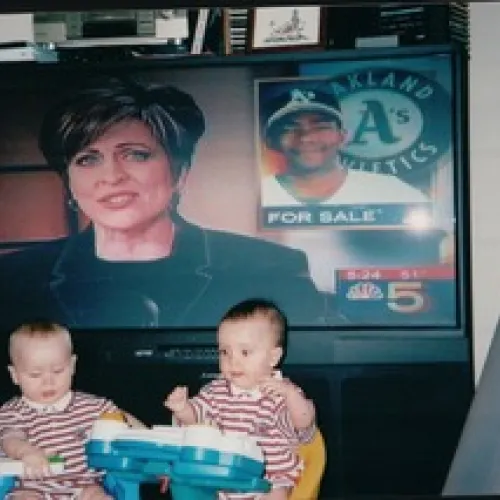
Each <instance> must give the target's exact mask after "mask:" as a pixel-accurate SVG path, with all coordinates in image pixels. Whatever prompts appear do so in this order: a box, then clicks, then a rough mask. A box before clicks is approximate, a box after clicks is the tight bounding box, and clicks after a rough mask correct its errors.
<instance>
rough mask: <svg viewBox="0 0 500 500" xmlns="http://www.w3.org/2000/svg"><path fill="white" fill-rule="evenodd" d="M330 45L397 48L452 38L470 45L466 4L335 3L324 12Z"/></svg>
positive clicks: (439, 41)
mask: <svg viewBox="0 0 500 500" xmlns="http://www.w3.org/2000/svg"><path fill="white" fill-rule="evenodd" d="M326 16H327V29H326V33H327V38H328V41H327V45H328V46H329V47H331V48H336V49H341V48H366V47H400V46H406V45H429V44H441V43H450V42H452V41H455V42H457V43H459V44H462V45H463V46H464V47H467V48H468V46H469V4H468V2H464V1H450V2H429V3H415V2H377V4H376V5H375V4H374V5H370V6H368V5H353V6H335V7H331V8H329V9H328V11H327V13H326Z"/></svg>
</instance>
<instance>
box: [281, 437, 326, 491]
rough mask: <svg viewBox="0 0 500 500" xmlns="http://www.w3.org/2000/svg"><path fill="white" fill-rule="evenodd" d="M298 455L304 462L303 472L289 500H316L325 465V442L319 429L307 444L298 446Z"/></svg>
mask: <svg viewBox="0 0 500 500" xmlns="http://www.w3.org/2000/svg"><path fill="white" fill-rule="evenodd" d="M298 453H299V455H300V457H301V458H302V460H303V461H304V470H303V471H302V475H301V476H300V478H299V481H298V483H297V484H296V485H295V488H293V490H292V494H291V496H290V500H317V499H318V498H319V488H320V486H321V478H322V477H323V473H324V472H325V465H326V448H325V441H324V440H323V436H322V435H321V432H320V430H319V429H317V430H316V432H315V434H314V437H313V439H312V440H311V441H310V442H309V443H306V444H301V445H300V446H299V449H298Z"/></svg>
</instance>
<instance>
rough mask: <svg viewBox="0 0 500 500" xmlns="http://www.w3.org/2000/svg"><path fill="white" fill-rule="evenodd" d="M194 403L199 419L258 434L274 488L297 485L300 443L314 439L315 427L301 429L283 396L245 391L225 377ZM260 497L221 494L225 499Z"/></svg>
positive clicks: (212, 385)
mask: <svg viewBox="0 0 500 500" xmlns="http://www.w3.org/2000/svg"><path fill="white" fill-rule="evenodd" d="M190 402H191V403H192V405H193V408H194V411H195V414H196V420H197V422H200V423H202V422H209V423H211V424H214V425H216V426H217V427H218V428H219V429H221V430H223V431H237V432H242V433H246V434H248V435H250V436H253V437H255V439H256V440H257V443H258V444H259V445H260V447H261V449H262V452H263V454H264V462H265V478H266V479H268V480H269V481H270V482H271V484H272V486H273V488H276V487H293V486H294V484H295V482H296V481H297V479H298V477H299V476H300V473H301V470H302V468H303V464H302V462H301V460H300V458H299V457H298V455H297V453H296V448H297V445H298V444H299V443H301V442H306V441H308V440H310V439H311V438H312V435H313V434H314V430H315V429H314V428H313V427H312V428H310V429H307V430H305V431H302V432H300V433H298V432H297V430H296V429H295V428H294V426H293V424H292V421H291V419H290V414H289V412H288V409H287V407H286V401H285V398H284V397H283V396H281V395H279V394H272V395H271V394H263V393H261V392H260V391H258V390H253V391H242V390H241V389H236V388H235V387H233V386H232V385H231V384H230V383H229V382H228V381H227V380H225V379H222V378H221V379H216V380H213V381H212V382H210V383H209V384H207V385H206V386H204V387H203V388H202V389H201V391H200V392H199V393H198V395H196V396H194V397H193V398H191V399H190ZM257 496H258V495H257ZM257 496H256V495H255V494H240V493H231V494H229V493H225V494H221V498H225V499H226V498H227V499H252V498H256V497H257Z"/></svg>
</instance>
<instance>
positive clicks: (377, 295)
mask: <svg viewBox="0 0 500 500" xmlns="http://www.w3.org/2000/svg"><path fill="white" fill-rule="evenodd" d="M346 297H347V298H348V299H349V300H381V299H383V298H384V293H383V292H382V290H381V288H380V287H379V286H378V285H376V284H375V283H372V282H371V281H360V282H358V283H355V284H354V285H352V286H350V287H349V290H348V291H347V293H346Z"/></svg>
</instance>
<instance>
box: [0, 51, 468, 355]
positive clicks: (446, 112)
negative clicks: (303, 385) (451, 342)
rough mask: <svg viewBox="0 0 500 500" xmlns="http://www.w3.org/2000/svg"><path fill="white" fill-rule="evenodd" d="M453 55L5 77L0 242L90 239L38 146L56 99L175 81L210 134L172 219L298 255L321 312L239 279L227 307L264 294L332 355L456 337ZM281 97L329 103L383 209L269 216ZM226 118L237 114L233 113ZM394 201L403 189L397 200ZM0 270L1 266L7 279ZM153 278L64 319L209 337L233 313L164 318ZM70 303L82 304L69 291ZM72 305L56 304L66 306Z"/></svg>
mask: <svg viewBox="0 0 500 500" xmlns="http://www.w3.org/2000/svg"><path fill="white" fill-rule="evenodd" d="M457 57H458V56H457V55H456V54H455V52H454V51H453V50H452V49H451V48H445V47H442V48H435V49H434V50H430V49H426V50H421V51H418V50H416V49H415V50H414V51H413V52H412V51H408V52H403V51H398V52H391V51H388V52H384V51H382V52H377V51H375V52H373V53H372V54H371V56H370V57H368V54H366V53H364V54H363V57H358V52H356V51H354V52H353V53H352V54H351V56H350V57H348V55H347V54H346V53H345V52H342V57H340V58H335V55H334V54H333V53H332V54H329V53H324V54H320V53H318V54H316V56H315V57H314V56H312V55H310V56H309V57H308V58H301V59H300V60H298V59H297V58H295V59H293V60H291V59H287V57H286V55H279V57H277V58H276V59H275V63H274V64H272V65H269V61H268V60H266V58H263V59H259V58H257V59H250V60H249V61H248V63H246V64H241V63H240V64H232V63H231V59H230V58H229V59H228V60H224V61H223V60H222V59H221V60H219V64H218V65H213V63H212V62H210V63H207V64H200V65H197V66H193V65H192V64H191V63H190V61H189V60H185V61H182V60H179V61H177V62H176V63H174V62H173V61H172V62H171V63H170V64H169V65H168V66H162V65H161V63H159V64H158V63H157V64H155V63H152V64H135V63H132V64H126V65H125V66H123V67H122V68H120V67H119V66H118V67H113V64H112V61H110V62H109V64H107V65H106V64H102V63H100V64H98V65H71V66H70V67H71V71H68V69H67V67H66V65H64V64H59V65H57V64H51V65H43V66H38V67H30V68H25V69H22V68H17V67H12V68H6V73H5V77H4V78H3V79H2V83H1V87H0V100H1V101H2V109H3V116H4V117H5V119H4V120H2V125H1V127H2V136H3V137H5V138H6V141H5V142H4V144H6V145H7V144H10V146H9V147H8V148H7V147H6V146H3V147H2V148H1V149H0V182H2V183H3V184H4V185H5V189H6V190H7V192H9V193H11V194H12V196H11V198H9V199H6V200H5V201H4V208H3V210H2V214H1V215H0V227H1V234H2V237H1V241H0V246H1V247H2V248H4V249H5V250H7V249H9V250H13V249H28V248H29V247H33V248H34V247H40V246H43V243H44V242H45V241H47V240H52V239H58V238H62V237H71V235H72V234H73V233H78V232H80V231H82V230H83V228H84V227H86V225H85V219H82V216H81V214H80V216H78V217H77V218H76V219H75V212H72V211H71V210H69V211H68V209H67V208H65V207H67V205H65V203H64V198H65V196H66V193H65V191H64V187H63V185H62V183H61V179H60V177H59V176H58V175H57V173H56V172H54V171H53V170H52V167H51V166H48V165H47V164H46V163H45V161H44V159H43V158H42V157H41V154H40V152H39V150H38V148H37V147H36V140H37V138H36V137H37V133H38V131H37V126H36V125H37V124H39V123H40V121H41V119H42V116H43V114H44V113H45V112H47V111H48V110H49V109H50V106H51V105H52V104H53V103H54V101H55V100H57V98H58V96H60V95H61V94H62V93H63V92H64V91H66V89H71V87H72V86H73V85H77V84H80V83H81V82H82V81H85V79H86V78H90V77H92V76H96V75H98V74H100V73H106V74H110V73H111V74H113V75H116V76H127V78H136V79H138V80H139V81H141V82H145V83H146V84H154V85H162V84H166V83H173V84H175V85H176V86H177V87H178V88H180V89H185V90H186V91H188V92H189V93H190V94H191V95H192V96H193V97H194V99H195V101H196V102H197V103H199V107H200V108H201V110H202V112H203V113H204V115H205V120H206V123H207V126H210V130H212V131H211V132H210V136H208V135H207V136H203V137H202V138H201V140H200V143H199V145H198V147H197V149H196V152H195V156H194V158H193V165H192V168H191V171H190V174H189V181H188V185H189V189H187V190H186V191H185V192H184V193H183V195H182V199H181V202H180V205H179V210H180V214H181V215H182V216H183V217H184V218H185V219H187V220H189V221H192V222H194V223H196V224H198V225H199V226H200V227H204V228H210V229H216V230H222V231H226V232H229V233H240V234H246V235H247V236H249V237H250V238H252V239H253V238H257V240H259V239H262V240H263V241H267V242H272V243H273V244H277V245H280V246H281V247H282V248H284V249H288V248H289V249H293V250H296V251H299V252H301V255H302V256H303V257H304V259H305V258H307V265H308V268H309V273H310V280H311V282H312V283H314V286H315V288H316V289H317V290H318V292H319V293H320V295H321V297H324V301H323V299H322V300H321V312H319V313H318V315H316V313H310V312H309V311H307V310H304V309H303V308H302V307H301V306H302V305H303V300H304V296H301V293H300V292H299V291H297V292H296V294H295V295H294V294H293V289H292V293H290V290H286V296H287V297H288V298H287V299H286V300H285V289H286V287H283V285H284V283H285V281H284V282H280V281H279V278H277V279H276V280H275V281H276V282H275V283H267V284H266V288H265V289H262V288H259V287H257V286H256V285H255V286H254V284H253V282H254V280H255V277H253V276H249V275H246V274H245V270H244V269H241V270H240V271H239V273H240V274H238V275H237V276H234V277H231V278H227V280H226V281H223V282H221V283H220V284H219V285H218V286H220V293H221V294H222V295H221V296H220V297H222V296H225V297H231V300H232V301H237V300H238V299H239V298H240V299H243V298H245V297H250V296H255V295H259V294H260V295H262V294H264V295H266V296H267V297H268V298H270V299H272V300H275V301H276V302H277V304H278V305H281V306H282V307H284V312H285V313H286V314H287V315H288V316H289V323H290V328H291V331H292V334H293V332H295V331H297V332H298V331H305V330H312V332H311V335H313V336H317V337H318V338H320V339H324V340H320V343H324V342H326V344H327V345H328V343H329V342H330V341H333V339H335V338H338V336H339V335H342V334H343V333H342V332H346V333H348V334H349V335H350V336H351V338H352V337H353V336H354V332H359V331H360V329H361V331H364V332H366V335H369V336H370V337H374V336H375V335H384V336H387V335H389V336H393V335H394V332H395V331H396V332H401V333H400V334H399V333H398V334H397V335H398V336H401V335H402V336H403V337H412V338H422V337H428V336H429V335H431V332H432V335H433V336H435V337H440V338H442V337H443V336H444V337H447V338H449V337H450V336H452V337H456V336H458V337H463V336H464V328H465V326H464V325H465V323H466V321H468V318H467V317H466V316H464V314H465V313H464V310H466V308H465V306H464V304H465V302H464V301H465V300H466V295H465V291H464V280H465V279H466V273H465V271H464V268H463V267H461V266H462V261H461V259H464V258H465V255H462V254H461V238H463V237H464V236H463V234H462V231H463V228H462V227H461V225H460V224H461V223H462V222H461V221H462V220H463V219H462V217H463V215H462V212H461V210H462V208H461V207H462V206H463V202H462V200H461V197H462V196H464V195H463V193H461V192H460V191H458V188H456V187H455V186H461V178H462V177H461V176H462V175H463V174H462V169H463V168H465V167H464V165H463V164H462V158H461V156H460V154H458V152H460V149H459V144H460V143H461V139H460V134H461V133H462V132H461V129H460V124H461V123H462V122H461V119H459V118H458V114H457V113H458V111H457V107H458V105H452V103H459V102H460V97H459V95H461V94H459V95H457V92H462V91H461V90H457V88H459V87H460V85H461V84H462V83H461V80H460V78H459V76H458V73H457V69H456V68H458V67H459V59H457ZM7 72H8V73H7ZM287 92H289V93H290V96H292V97H291V99H292V100H291V101H290V103H291V104H290V106H292V105H293V106H296V105H298V104H297V103H300V102H301V101H303V100H304V99H305V100H307V98H308V97H307V96H308V95H311V93H314V92H320V93H321V92H322V93H330V94H331V95H335V96H336V99H337V100H338V101H339V105H340V107H341V108H342V117H343V118H342V120H343V123H342V126H343V127H345V128H346V130H347V131H348V132H347V133H348V136H347V137H346V140H345V143H344V144H343V146H342V147H341V148H339V161H340V162H341V164H342V165H343V167H344V168H346V169H348V170H349V171H351V170H352V171H353V174H352V175H353V178H355V177H357V176H361V177H363V179H365V178H366V179H369V181H370V182H372V183H375V186H377V185H378V184H377V183H379V182H382V183H383V182H385V181H386V180H389V181H390V182H392V183H393V184H391V185H393V186H396V187H395V189H393V191H394V192H395V193H396V194H394V193H392V194H391V196H393V197H392V198H387V194H386V193H385V192H383V189H382V188H377V187H374V188H373V189H372V191H373V194H370V195H369V197H368V195H365V194H363V193H364V191H362V192H361V194H360V195H357V198H355V199H353V201H347V202H346V201H343V202H339V203H336V202H335V201H331V202H324V201H319V202H317V203H300V202H296V203H294V204H291V201H287V202H286V203H284V204H283V202H281V201H279V200H278V201H274V200H271V201H272V203H270V204H266V203H265V202H264V199H263V198H262V189H263V188H264V184H265V182H267V181H272V180H273V178H274V177H273V176H275V175H278V176H279V175H280V174H279V172H280V169H283V156H282V155H280V154H279V153H278V152H277V151H276V150H273V149H270V146H269V144H266V139H265V133H266V132H265V130H266V126H267V125H266V123H267V120H268V119H269V113H271V111H273V112H280V113H281V112H282V111H279V110H276V109H274V108H273V106H274V104H273V103H274V101H273V99H272V98H273V97H274V95H277V94H280V93H281V94H283V93H287ZM294 99H295V100H294ZM227 109H232V110H233V112H234V115H229V116H228V115H227V113H226V110H227ZM283 109H286V108H283ZM462 111H463V110H462V109H460V112H462ZM20 121H24V122H25V123H26V124H27V125H26V126H25V130H26V132H25V133H24V134H23V135H22V136H20V135H18V131H17V129H16V128H15V127H14V126H13V125H11V123H12V124H14V123H19V122H20ZM256 124H257V125H258V126H257V129H255V126H256ZM228 141H229V142H228ZM229 145H231V148H230V149H228V146H229ZM221 165H227V166H226V167H221ZM229 165H231V167H229ZM378 174H380V175H378ZM208 179H210V182H211V185H212V186H213V188H212V190H209V191H206V190H205V188H203V190H204V191H203V192H204V193H205V194H204V196H203V197H200V196H199V195H197V194H195V193H197V192H198V191H197V190H199V189H201V186H203V185H204V183H206V182H208ZM363 182H368V181H363ZM381 185H382V184H381ZM42 186H43V188H42ZM32 190H34V191H32ZM398 190H399V192H401V193H404V194H403V195H402V196H403V198H401V199H399V198H397V192H398ZM33 192H36V193H37V196H36V203H35V204H34V203H33V200H34V199H35V197H34V195H33ZM14 194H15V195H14ZM394 196H396V198H394ZM363 197H365V198H363ZM289 199H290V200H292V198H291V196H289ZM334 199H335V198H332V200H334ZM384 200H385V201H384ZM227 207H231V211H228V210H227ZM20 220H22V221H32V222H30V223H29V224H27V223H23V224H20V223H19V222H18V221H20ZM281 247H280V248H281ZM266 248H267V247H266ZM270 248H271V247H270ZM273 248H274V246H273ZM194 250H195V249H194V248H193V249H191V248H189V247H188V249H187V251H188V252H191V251H194ZM265 251H266V252H267V251H268V250H267V249H266V250H265ZM462 253H463V252H462ZM287 255H288V254H287ZM290 255H291V254H290ZM299 255H300V254H299ZM247 258H251V256H250V255H249V256H247V257H245V259H247ZM1 263H2V259H1V258H0V270H1V269H2V268H1ZM273 265H276V264H273ZM304 265H305V264H304ZM273 270H274V268H273V267H271V268H270V270H269V271H270V272H273ZM2 272H4V271H2ZM22 272H23V270H22V269H19V273H22ZM124 272H125V271H124ZM178 273H179V274H178V279H176V280H175V282H172V283H165V284H164V291H165V293H166V294H167V295H171V296H172V298H173V297H177V300H180V299H179V297H181V296H182V295H183V294H188V293H189V291H188V289H184V288H183V284H182V283H183V281H182V279H183V274H182V273H183V269H180V270H179V271H178ZM1 278H2V276H1V275H0V280H1ZM87 278H88V277H87ZM27 279H28V280H29V278H27ZM152 279H153V276H150V277H147V276H146V275H144V276H143V277H141V278H140V280H139V281H137V280H134V286H131V287H127V286H125V287H124V286H122V285H119V284H118V282H117V284H116V286H115V285H114V282H113V281H109V280H107V281H106V286H105V287H104V286H103V287H101V286H100V283H101V281H97V282H96V283H94V284H90V288H89V291H90V290H91V291H92V292H91V293H89V294H88V295H86V296H85V299H83V296H82V297H81V300H83V302H82V303H81V306H82V307H83V308H84V310H87V311H88V312H89V314H85V315H81V316H79V317H78V319H76V317H75V318H73V319H71V318H67V319H65V318H61V320H62V321H64V322H66V323H68V325H69V326H70V327H72V328H76V329H84V330H87V329H90V330H96V331H99V330H101V329H103V328H107V329H111V330H112V329H117V331H122V330H123V329H137V328H139V329H144V330H148V331H150V330H151V329H153V331H154V330H155V329H156V330H157V331H158V332H164V331H168V329H174V330H177V329H188V330H189V329H193V328H194V329H200V328H201V329H208V330H211V329H213V328H215V327H216V325H217V322H218V320H219V319H220V317H221V316H222V314H223V313H224V310H225V309H227V308H228V306H229V302H226V301H228V300H229V299H228V298H226V299H224V301H222V300H220V299H219V301H215V302H214V303H213V304H212V305H210V306H206V307H205V306H203V307H201V303H202V301H201V302H195V303H193V304H191V306H190V308H187V309H184V306H183V305H180V303H179V304H178V305H177V308H174V309H173V310H170V309H169V308H168V307H167V308H166V309H162V307H163V306H162V305H161V304H162V302H161V300H163V299H162V298H161V296H158V297H157V296H156V295H155V294H153V295H150V294H148V292H147V290H148V286H149V285H148V283H149V282H148V281H147V280H152ZM2 281H3V282H5V280H2ZM54 290H55V289H54ZM61 290H62V289H61ZM237 290H238V292H237ZM68 291H69V290H68ZM11 292H12V287H11V284H7V287H6V289H5V290H2V294H6V295H7V296H8V294H9V293H11ZM74 292H75V293H76V294H77V296H76V297H75V300H78V301H80V298H79V297H78V287H76V288H75V290H74ZM71 293H73V291H71ZM155 293H156V292H155ZM66 297H68V298H69V296H67V295H61V296H60V298H59V299H57V300H58V301H61V300H62V301H63V302H60V304H63V303H64V300H65V298H66ZM72 300H73V299H72ZM158 300H160V301H159V302H158ZM188 303H189V301H186V304H188ZM127 304H128V306H127ZM152 304H156V305H155V306H154V307H153V306H152ZM198 307H201V308H200V309H198ZM63 309H64V307H63ZM82 310H83V309H82ZM195 311H196V312H195ZM41 312H42V313H43V311H41ZM24 313H25V309H24V307H20V308H19V310H12V311H9V312H8V313H7V314H4V315H3V317H2V318H0V321H3V322H4V327H5V324H6V323H12V318H17V317H21V316H22V315H23V314H24ZM141 318H142V319H141ZM68 319H69V321H68ZM14 323H15V321H14ZM372 332H378V333H377V334H375V333H372ZM330 339H331V340H330ZM203 344H205V342H203ZM307 350H308V348H306V351H304V352H307ZM322 352H323V353H327V352H328V349H324V350H323V351H322ZM325 355H326V354H325ZM330 355H333V353H330Z"/></svg>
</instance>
